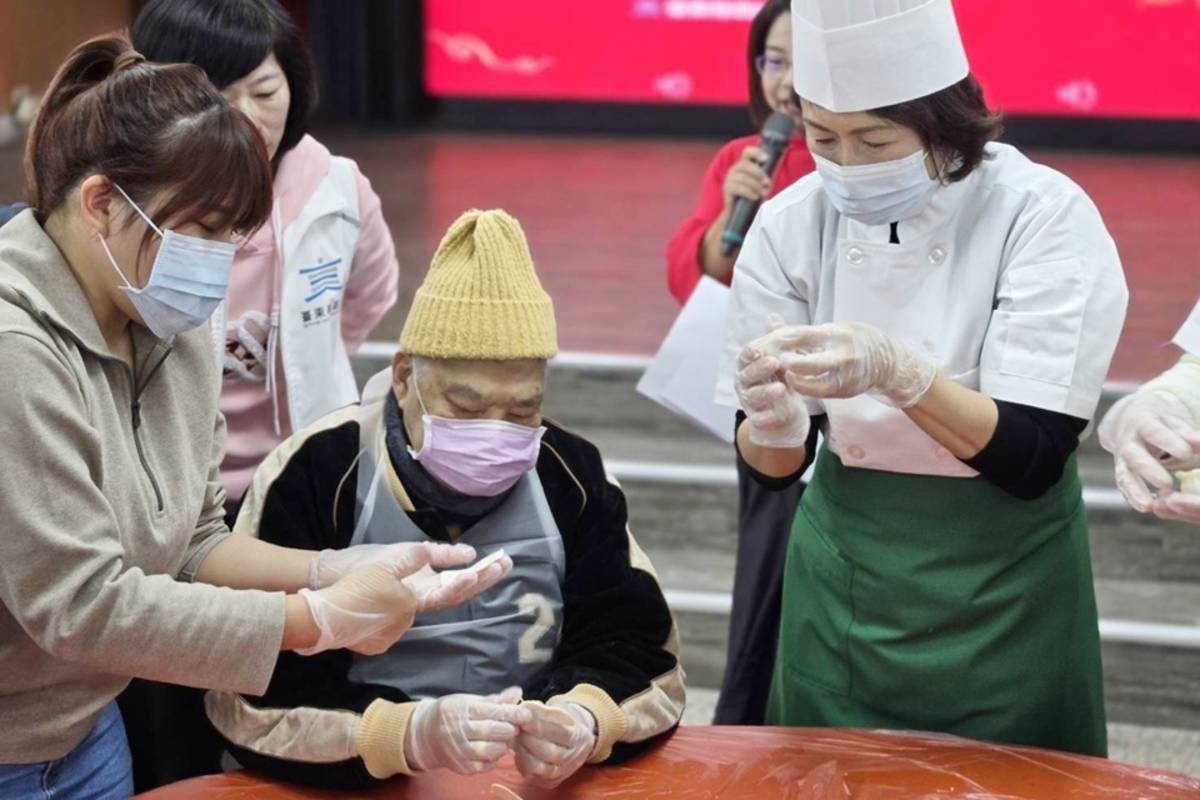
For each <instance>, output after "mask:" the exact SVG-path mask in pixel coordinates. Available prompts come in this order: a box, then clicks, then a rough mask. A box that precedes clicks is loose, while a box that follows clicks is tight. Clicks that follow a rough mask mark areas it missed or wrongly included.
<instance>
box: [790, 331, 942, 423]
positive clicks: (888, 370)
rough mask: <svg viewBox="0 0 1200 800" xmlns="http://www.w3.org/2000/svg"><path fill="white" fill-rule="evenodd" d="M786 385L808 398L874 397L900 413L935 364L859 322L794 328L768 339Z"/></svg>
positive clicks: (916, 397) (925, 386) (928, 382)
mask: <svg viewBox="0 0 1200 800" xmlns="http://www.w3.org/2000/svg"><path fill="white" fill-rule="evenodd" d="M769 337H770V342H769V343H768V345H767V346H768V347H769V349H770V350H772V351H774V352H777V353H778V354H779V355H778V358H779V361H780V364H781V365H782V367H783V372H784V380H785V381H786V382H787V384H788V386H790V387H791V388H792V389H795V390H796V391H797V392H799V393H800V394H802V395H805V396H808V397H842V398H845V397H857V396H859V395H861V394H867V393H870V394H872V395H874V396H875V397H877V398H878V399H880V400H882V401H883V402H885V403H887V404H888V405H891V406H894V407H896V408H909V407H911V406H915V405H916V404H917V403H919V402H920V401H921V398H922V397H924V396H925V393H926V392H928V391H929V387H930V386H932V385H933V379H934V378H936V377H937V364H935V363H934V361H933V359H931V358H929V356H926V355H924V354H921V353H917V352H915V351H913V350H912V349H910V348H909V347H907V346H906V345H904V344H902V343H901V342H899V341H897V340H896V339H893V338H892V337H891V336H889V335H887V334H886V333H884V332H883V331H881V330H879V329H878V328H874V327H872V326H870V325H864V324H862V323H858V322H847V323H833V324H828V325H790V326H787V327H784V328H779V329H777V330H775V331H772V332H771V334H769Z"/></svg>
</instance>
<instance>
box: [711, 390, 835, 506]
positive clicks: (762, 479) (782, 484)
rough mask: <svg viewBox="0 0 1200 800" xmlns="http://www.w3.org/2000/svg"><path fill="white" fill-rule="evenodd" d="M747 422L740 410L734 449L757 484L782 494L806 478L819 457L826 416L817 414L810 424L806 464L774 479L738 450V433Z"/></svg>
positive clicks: (805, 446) (735, 424) (744, 413)
mask: <svg viewBox="0 0 1200 800" xmlns="http://www.w3.org/2000/svg"><path fill="white" fill-rule="evenodd" d="M745 421H746V412H745V411H741V410H739V411H738V412H737V420H736V422H734V427H733V449H734V450H736V451H737V460H738V464H739V465H740V466H742V467H743V468H744V469H745V470H746V474H747V475H749V476H750V477H751V478H753V479H754V482H755V483H757V484H758V485H759V486H762V487H763V488H764V489H767V490H768V491H772V492H782V491H783V490H784V489H786V488H788V487H789V486H793V485H795V483H796V482H797V481H799V480H800V478H802V477H803V476H804V473H805V472H807V471H808V468H809V467H811V466H812V463H813V460H814V459H816V457H817V434H818V433H820V432H821V429H822V428H824V426H825V422H826V416H825V415H824V414H817V415H815V416H813V417H812V418H811V420H810V423H811V425H812V427H811V428H810V429H809V431H808V441H807V442H805V443H804V463H803V464H801V465H800V468H799V469H798V470H796V471H795V472H793V473H792V474H791V475H785V476H784V477H782V478H772V477H771V476H770V475H764V474H763V473H761V472H759V471H758V470H756V469H755V468H754V467H752V466H750V464H749V463H747V462H746V459H744V458H742V451H741V449H739V448H738V443H737V431H738V428H740V427H742V423H743V422H745Z"/></svg>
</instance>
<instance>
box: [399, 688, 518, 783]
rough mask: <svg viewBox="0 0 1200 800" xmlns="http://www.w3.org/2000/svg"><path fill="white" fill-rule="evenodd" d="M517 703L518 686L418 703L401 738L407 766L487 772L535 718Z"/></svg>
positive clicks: (465, 772) (469, 772) (425, 768)
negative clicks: (484, 693)
mask: <svg viewBox="0 0 1200 800" xmlns="http://www.w3.org/2000/svg"><path fill="white" fill-rule="evenodd" d="M520 703H521V689H520V688H519V687H513V688H511V689H505V690H504V691H503V692H501V693H500V694H493V695H487V696H480V695H474V694H451V695H447V696H445V697H440V698H438V699H436V700H433V699H426V700H422V701H421V702H420V703H418V704H417V708H416V710H415V711H414V712H413V715H412V719H411V720H410V721H409V723H408V734H407V736H406V737H405V739H404V754H405V758H406V759H407V761H408V764H409V766H411V767H413V768H415V769H419V770H423V771H429V770H434V769H448V770H452V771H454V772H457V773H458V774H460V775H474V774H476V773H479V772H487V771H488V770H490V769H492V768H493V767H495V766H496V762H497V761H499V760H500V759H501V757H503V756H504V754H505V753H507V752H508V750H509V747H510V746H511V744H512V742H513V741H514V740H515V739H516V738H517V735H518V734H519V733H520V726H521V725H523V724H527V723H528V722H529V720H530V719H531V718H532V716H533V715H532V713H531V712H530V711H529V710H528V709H526V708H523V707H522V706H521V704H520Z"/></svg>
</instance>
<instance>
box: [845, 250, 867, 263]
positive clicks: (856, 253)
mask: <svg viewBox="0 0 1200 800" xmlns="http://www.w3.org/2000/svg"><path fill="white" fill-rule="evenodd" d="M866 259H867V254H866V253H864V252H863V251H862V248H861V247H851V248H850V249H849V250H847V251H846V260H847V261H849V262H850V263H851V264H861V263H862V262H863V261H865V260H866Z"/></svg>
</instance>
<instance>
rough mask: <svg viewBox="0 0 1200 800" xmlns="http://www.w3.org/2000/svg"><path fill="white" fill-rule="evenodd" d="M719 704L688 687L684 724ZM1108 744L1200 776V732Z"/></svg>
mask: <svg viewBox="0 0 1200 800" xmlns="http://www.w3.org/2000/svg"><path fill="white" fill-rule="evenodd" d="M716 706H717V692H716V690H714V689H692V688H689V689H688V707H687V711H685V712H684V714H683V724H684V725H708V724H709V723H710V722H711V721H712V716H713V711H714V710H715V709H716ZM1108 747H1109V757H1110V758H1112V759H1113V760H1114V761H1124V762H1125V763H1127V764H1137V765H1139V766H1143V767H1153V768H1155V769H1167V770H1172V771H1174V772H1182V773H1183V774H1185V775H1191V776H1193V777H1197V778H1200V731H1181V730H1174V729H1172V728H1151V727H1147V726H1143V725H1121V724H1117V723H1110V724H1109V726H1108Z"/></svg>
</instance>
